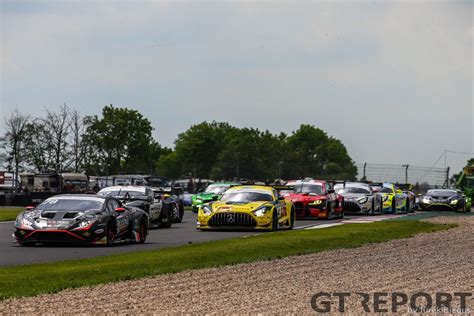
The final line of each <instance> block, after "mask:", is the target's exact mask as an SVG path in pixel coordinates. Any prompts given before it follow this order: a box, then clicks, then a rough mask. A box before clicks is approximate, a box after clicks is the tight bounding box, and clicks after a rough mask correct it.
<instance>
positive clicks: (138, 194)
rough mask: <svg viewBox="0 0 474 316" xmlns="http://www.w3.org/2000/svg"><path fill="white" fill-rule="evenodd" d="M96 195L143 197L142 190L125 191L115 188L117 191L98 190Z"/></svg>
mask: <svg viewBox="0 0 474 316" xmlns="http://www.w3.org/2000/svg"><path fill="white" fill-rule="evenodd" d="M97 195H101V196H113V197H131V198H133V197H143V196H145V193H144V192H139V191H127V190H117V191H104V192H100V191H99V192H98V193H97Z"/></svg>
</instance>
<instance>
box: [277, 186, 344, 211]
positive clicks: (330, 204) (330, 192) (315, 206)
mask: <svg viewBox="0 0 474 316" xmlns="http://www.w3.org/2000/svg"><path fill="white" fill-rule="evenodd" d="M286 185H287V186H291V187H294V190H293V192H285V194H283V195H284V196H285V199H287V200H290V201H291V202H293V204H294V205H295V211H296V218H297V219H305V218H323V219H333V218H343V217H344V210H343V205H344V198H343V197H342V195H339V194H337V193H335V192H334V189H333V187H332V185H331V184H330V183H329V182H328V181H324V180H313V179H305V180H297V181H289V182H287V183H286Z"/></svg>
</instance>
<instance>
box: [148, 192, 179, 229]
mask: <svg viewBox="0 0 474 316" xmlns="http://www.w3.org/2000/svg"><path fill="white" fill-rule="evenodd" d="M151 189H152V191H153V193H154V194H155V198H158V199H161V200H163V201H166V202H167V203H170V204H171V205H172V208H173V213H174V214H173V223H181V222H182V221H183V216H184V204H183V199H182V198H181V197H182V196H183V189H182V188H180V187H165V188H151Z"/></svg>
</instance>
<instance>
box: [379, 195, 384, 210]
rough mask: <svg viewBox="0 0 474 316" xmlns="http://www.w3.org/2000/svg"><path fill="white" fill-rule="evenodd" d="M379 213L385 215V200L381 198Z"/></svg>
mask: <svg viewBox="0 0 474 316" xmlns="http://www.w3.org/2000/svg"><path fill="white" fill-rule="evenodd" d="M379 213H383V198H382V197H381V198H380V206H379Z"/></svg>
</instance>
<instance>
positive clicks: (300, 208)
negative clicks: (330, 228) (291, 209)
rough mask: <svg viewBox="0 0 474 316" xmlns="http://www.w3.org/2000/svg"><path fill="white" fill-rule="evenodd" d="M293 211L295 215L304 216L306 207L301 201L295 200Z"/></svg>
mask: <svg viewBox="0 0 474 316" xmlns="http://www.w3.org/2000/svg"><path fill="white" fill-rule="evenodd" d="M294 205H295V212H296V216H304V215H305V210H306V209H307V207H305V205H304V204H303V202H295V203H294Z"/></svg>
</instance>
